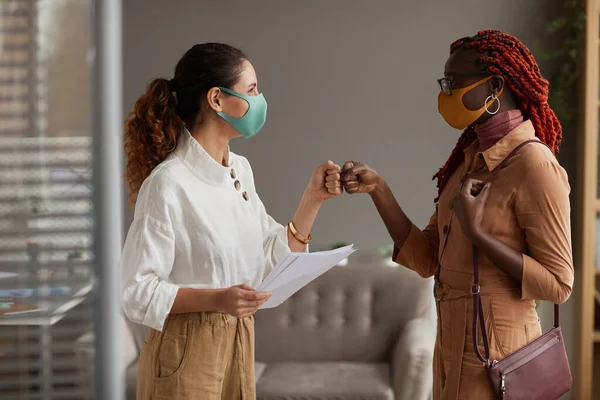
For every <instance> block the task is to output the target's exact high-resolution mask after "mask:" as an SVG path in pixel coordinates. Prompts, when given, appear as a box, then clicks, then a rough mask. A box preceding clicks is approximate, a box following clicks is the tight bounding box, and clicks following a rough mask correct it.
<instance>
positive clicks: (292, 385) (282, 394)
mask: <svg viewBox="0 0 600 400" xmlns="http://www.w3.org/2000/svg"><path fill="white" fill-rule="evenodd" d="M256 386H257V387H256V393H257V400H359V399H360V400H393V399H394V393H393V391H392V388H391V385H390V367H389V365H388V364H368V363H279V364H267V367H266V368H265V371H264V372H263V374H262V377H261V378H260V380H259V381H258V383H257V385H256Z"/></svg>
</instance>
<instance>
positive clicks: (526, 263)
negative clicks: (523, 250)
mask: <svg viewBox="0 0 600 400" xmlns="http://www.w3.org/2000/svg"><path fill="white" fill-rule="evenodd" d="M538 266H539V264H538V262H537V261H535V260H534V259H533V258H531V257H529V256H528V255H526V254H523V275H522V276H521V300H536V297H537V296H536V295H535V294H536V293H540V291H542V289H543V288H541V287H540V282H541V281H542V278H543V277H542V276H539V272H540V269H539V268H537V267H538Z"/></svg>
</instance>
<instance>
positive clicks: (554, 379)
mask: <svg viewBox="0 0 600 400" xmlns="http://www.w3.org/2000/svg"><path fill="white" fill-rule="evenodd" d="M532 142H536V143H542V142H540V141H538V140H528V141H526V142H523V143H521V144H520V145H519V146H517V147H516V148H515V149H514V150H513V151H512V152H511V153H510V154H509V155H508V156H507V157H506V158H505V159H504V160H503V162H502V163H501V164H500V165H499V166H498V167H496V169H495V170H494V172H493V173H492V175H491V176H490V178H488V179H487V181H486V183H487V182H489V181H490V180H491V179H492V178H493V176H494V175H495V174H496V173H497V171H499V170H500V169H501V168H502V167H504V165H505V164H506V162H507V161H508V159H509V158H511V157H512V156H513V155H514V154H515V153H516V152H517V151H518V150H519V149H520V148H521V147H523V146H524V145H526V144H528V143H532ZM471 293H472V294H473V347H474V349H475V354H476V355H477V358H479V360H480V361H481V362H483V363H484V366H485V368H486V370H487V373H488V377H489V379H490V383H491V385H492V389H493V391H494V393H495V394H496V398H498V399H501V400H556V399H558V398H559V397H560V396H562V395H563V394H565V393H567V392H568V391H569V390H571V386H572V384H573V378H572V376H571V369H570V368H569V360H568V358H567V352H566V350H565V342H564V339H563V335H562V331H561V329H560V325H559V309H558V305H557V304H555V305H554V326H553V327H552V328H551V329H550V330H549V331H548V332H546V333H545V334H544V335H542V336H540V337H539V338H537V339H535V340H534V341H533V342H531V343H529V344H527V345H526V346H523V347H522V348H520V349H519V350H517V351H515V352H514V353H512V354H510V355H509V356H508V357H506V358H504V359H502V360H491V359H490V345H489V341H488V337H487V331H486V328H485V321H484V319H483V304H482V302H481V293H480V285H479V250H478V249H477V247H475V246H473V287H472V288H471ZM478 320H479V326H480V328H481V336H482V339H483V340H482V341H483V349H484V352H485V354H484V355H483V356H482V355H481V352H480V350H479V346H478V339H477V325H478Z"/></svg>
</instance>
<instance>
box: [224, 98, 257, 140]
mask: <svg viewBox="0 0 600 400" xmlns="http://www.w3.org/2000/svg"><path fill="white" fill-rule="evenodd" d="M219 89H221V90H222V91H224V92H225V93H229V94H230V95H232V96H235V97H239V98H240V99H242V100H245V101H246V103H248V111H246V114H244V115H243V116H242V117H241V118H235V117H232V116H231V115H228V114H225V113H224V112H222V111H219V112H218V113H217V114H218V115H219V117H221V118H223V119H224V120H225V121H227V122H229V123H230V124H231V126H233V127H234V128H235V129H237V131H238V132H239V133H241V134H242V136H243V137H245V138H251V137H253V136H256V134H257V133H258V132H259V131H260V130H261V128H262V127H263V125H264V124H265V121H266V120H267V101H266V100H265V97H264V96H263V95H262V93H261V94H259V95H257V96H247V95H245V94H242V93H238V92H236V91H233V90H231V89H227V88H223V87H220V88H219Z"/></svg>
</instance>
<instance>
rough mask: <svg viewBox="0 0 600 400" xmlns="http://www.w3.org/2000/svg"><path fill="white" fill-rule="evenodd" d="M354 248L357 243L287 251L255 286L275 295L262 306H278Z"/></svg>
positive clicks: (260, 290) (353, 250) (352, 251)
mask: <svg viewBox="0 0 600 400" xmlns="http://www.w3.org/2000/svg"><path fill="white" fill-rule="evenodd" d="M355 251H356V249H354V246H353V245H349V246H345V247H340V248H339V249H335V250H330V251H321V252H315V253H289V254H287V255H286V256H285V257H284V258H283V260H281V262H280V263H279V264H278V265H277V266H276V267H275V268H274V269H273V271H271V273H270V274H269V276H267V277H266V278H265V280H264V281H263V282H262V283H261V284H260V285H259V286H258V287H257V288H256V290H257V291H258V292H272V294H273V295H272V296H271V297H270V298H269V300H267V301H266V302H265V304H263V305H262V306H261V307H260V308H261V309H262V308H273V307H277V306H279V305H280V304H281V303H283V302H284V301H285V300H287V299H288V298H289V297H290V296H292V295H293V294H294V293H296V292H297V291H298V290H300V289H302V288H303V287H304V286H306V285H307V284H309V283H310V282H312V281H313V280H315V279H316V278H317V277H319V276H320V275H322V274H324V273H325V272H327V271H328V270H330V269H331V268H332V267H333V266H335V265H336V264H337V263H339V262H340V261H342V260H343V259H344V258H346V257H348V256H349V255H350V254H352V253H354V252H355Z"/></svg>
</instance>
